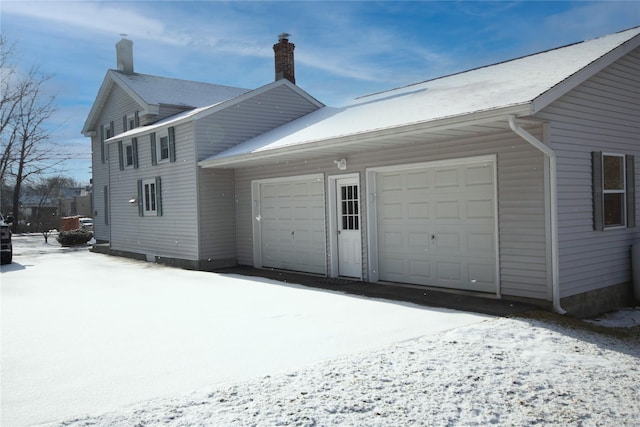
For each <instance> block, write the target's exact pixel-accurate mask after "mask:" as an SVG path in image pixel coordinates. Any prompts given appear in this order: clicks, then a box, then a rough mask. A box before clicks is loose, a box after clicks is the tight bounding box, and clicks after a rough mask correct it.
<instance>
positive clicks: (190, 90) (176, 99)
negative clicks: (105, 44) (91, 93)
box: [112, 70, 249, 107]
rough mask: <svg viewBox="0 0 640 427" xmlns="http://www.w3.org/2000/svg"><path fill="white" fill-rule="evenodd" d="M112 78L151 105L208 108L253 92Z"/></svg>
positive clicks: (177, 81)
mask: <svg viewBox="0 0 640 427" xmlns="http://www.w3.org/2000/svg"><path fill="white" fill-rule="evenodd" d="M112 71H114V70H112ZM112 75H113V76H114V78H116V79H118V80H119V81H120V82H121V83H123V84H125V85H127V86H128V87H129V88H130V89H131V90H132V91H133V92H135V93H136V94H137V95H138V96H140V97H141V98H142V99H143V100H144V101H145V102H146V103H147V104H149V105H158V104H167V105H183V106H188V107H204V106H207V105H212V104H215V103H218V102H221V101H224V100H227V99H230V98H235V97H236V96H238V95H241V94H243V93H245V92H248V91H249V89H243V88H237V87H231V86H222V85H216V84H212V83H203V82H195V81H190V80H180V79H172V78H168V77H159V76H152V75H149V74H138V73H136V74H132V75H127V74H124V73H121V72H117V71H114V72H113V74H112Z"/></svg>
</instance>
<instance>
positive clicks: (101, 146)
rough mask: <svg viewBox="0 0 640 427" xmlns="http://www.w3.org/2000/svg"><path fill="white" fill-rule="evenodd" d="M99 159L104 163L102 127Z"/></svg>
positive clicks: (101, 127)
mask: <svg viewBox="0 0 640 427" xmlns="http://www.w3.org/2000/svg"><path fill="white" fill-rule="evenodd" d="M100 158H101V159H102V163H104V125H100Z"/></svg>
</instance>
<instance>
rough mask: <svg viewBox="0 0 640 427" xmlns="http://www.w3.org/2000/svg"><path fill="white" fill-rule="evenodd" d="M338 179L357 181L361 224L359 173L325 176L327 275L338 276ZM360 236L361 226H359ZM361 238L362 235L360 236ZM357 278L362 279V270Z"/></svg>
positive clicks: (361, 200) (361, 203)
mask: <svg viewBox="0 0 640 427" xmlns="http://www.w3.org/2000/svg"><path fill="white" fill-rule="evenodd" d="M339 179H355V180H356V181H357V182H358V188H359V194H360V210H359V212H360V224H362V205H363V203H364V200H363V198H362V184H361V182H360V173H357V172H356V173H347V174H342V175H329V176H328V177H327V209H328V213H327V218H328V221H327V222H328V225H329V277H338V276H339V275H340V268H339V253H338V192H337V190H336V184H337V182H338V180H339ZM360 233H361V236H362V227H360ZM361 238H362V237H361ZM358 278H359V279H362V271H361V272H360V276H359V277H358Z"/></svg>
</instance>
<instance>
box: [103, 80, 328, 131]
mask: <svg viewBox="0 0 640 427" xmlns="http://www.w3.org/2000/svg"><path fill="white" fill-rule="evenodd" d="M279 86H287V87H288V88H289V89H291V90H293V91H294V92H296V93H297V94H298V95H299V96H301V97H303V98H305V99H306V100H308V101H309V102H311V103H312V104H314V105H316V106H317V107H318V108H321V107H323V106H324V104H322V103H321V102H320V101H318V100H316V99H315V98H313V97H312V96H311V95H309V94H308V93H307V92H305V91H304V90H302V89H300V88H299V87H298V86H296V85H294V84H293V83H291V82H290V81H289V80H286V79H282V80H277V81H274V82H271V83H269V84H266V85H264V86H261V87H259V88H257V89H254V90H250V91H248V92H245V93H243V94H242V95H239V96H236V97H235V98H230V99H227V100H225V101H222V102H218V103H217V104H212V105H208V106H205V107H200V108H194V109H192V110H188V111H185V112H182V113H178V115H180V117H175V116H171V117H173V118H171V117H167V118H166V119H164V120H161V121H159V122H156V123H152V124H150V125H147V126H143V127H139V128H135V129H131V130H130V131H127V132H123V133H121V134H118V135H115V136H113V137H111V138H109V139H107V140H105V142H107V143H110V142H114V141H119V140H121V139H123V138H130V137H136V136H140V135H144V134H146V133H149V132H153V131H154V130H155V129H158V128H161V127H163V126H169V125H178V124H182V123H188V122H190V121H193V120H197V119H200V118H202V117H206V116H208V115H209V114H214V113H217V112H219V111H222V110H224V109H225V108H228V107H231V106H233V105H236V104H238V103H240V102H243V101H246V100H248V99H251V98H253V97H255V96H258V95H261V94H263V93H266V92H268V91H270V90H271V89H274V88H276V87H279Z"/></svg>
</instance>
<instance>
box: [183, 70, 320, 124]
mask: <svg viewBox="0 0 640 427" xmlns="http://www.w3.org/2000/svg"><path fill="white" fill-rule="evenodd" d="M278 86H287V87H288V88H289V89H291V90H293V91H294V92H296V94H298V95H299V96H301V97H303V98H305V99H306V100H307V101H309V102H310V103H312V104H314V105H315V106H317V107H318V108H321V107H324V104H323V103H321V102H320V101H318V100H317V99H315V98H314V97H312V96H311V95H309V94H308V93H307V92H305V91H304V90H302V89H300V88H299V87H298V86H296V85H294V84H293V83H291V82H290V81H289V80H287V79H281V80H276V81H274V82H271V83H268V84H266V85H264V86H261V87H259V88H257V89H254V90H250V91H248V92H245V93H243V94H242V95H239V96H236V97H235V98H231V99H227V100H226V101H222V102H220V103H218V104H215V105H212V106H209V107H206V108H207V110H206V111H205V110H203V111H201V112H199V113H198V114H196V115H195V116H194V117H192V118H191V120H193V119H199V118H201V117H204V116H207V115H209V114H213V113H215V112H218V111H221V110H224V109H225V108H227V107H229V106H231V105H235V104H238V103H240V102H243V101H246V100H248V99H251V98H253V97H255V96H258V95H261V94H263V93H266V92H268V91H270V90H271V89H274V88H276V87H278ZM209 108H210V110H209Z"/></svg>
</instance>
